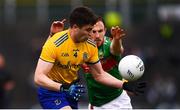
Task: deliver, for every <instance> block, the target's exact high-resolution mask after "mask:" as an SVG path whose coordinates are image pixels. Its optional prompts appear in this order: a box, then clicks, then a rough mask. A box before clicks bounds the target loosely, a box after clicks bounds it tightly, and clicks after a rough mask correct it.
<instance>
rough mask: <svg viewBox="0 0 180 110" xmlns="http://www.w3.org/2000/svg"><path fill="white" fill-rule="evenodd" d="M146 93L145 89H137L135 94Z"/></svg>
mask: <svg viewBox="0 0 180 110" xmlns="http://www.w3.org/2000/svg"><path fill="white" fill-rule="evenodd" d="M142 94H144V90H136V92H135V95H142Z"/></svg>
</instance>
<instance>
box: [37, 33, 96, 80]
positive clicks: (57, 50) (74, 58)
mask: <svg viewBox="0 0 180 110" xmlns="http://www.w3.org/2000/svg"><path fill="white" fill-rule="evenodd" d="M40 59H42V60H44V61H46V62H51V63H54V66H53V67H52V69H51V71H50V72H49V73H48V74H47V76H48V77H49V78H50V79H52V80H54V81H56V82H60V83H71V82H72V81H74V80H76V79H77V77H78V75H77V71H78V70H79V68H80V65H81V64H83V63H85V62H86V63H91V64H93V63H94V64H95V63H97V62H98V61H99V58H98V49H97V47H96V44H95V43H94V42H93V41H92V40H91V39H88V40H87V41H85V42H81V43H75V42H74V41H73V40H72V39H71V37H70V32H69V30H65V31H62V32H59V33H56V34H55V35H53V36H52V37H51V38H50V39H48V40H47V41H46V43H45V44H44V46H43V49H42V52H41V55H40Z"/></svg>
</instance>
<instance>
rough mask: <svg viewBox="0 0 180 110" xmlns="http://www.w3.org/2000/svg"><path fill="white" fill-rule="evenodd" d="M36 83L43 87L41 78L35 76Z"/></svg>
mask: <svg viewBox="0 0 180 110" xmlns="http://www.w3.org/2000/svg"><path fill="white" fill-rule="evenodd" d="M34 83H35V85H37V86H39V85H41V78H39V77H38V76H36V75H35V76H34Z"/></svg>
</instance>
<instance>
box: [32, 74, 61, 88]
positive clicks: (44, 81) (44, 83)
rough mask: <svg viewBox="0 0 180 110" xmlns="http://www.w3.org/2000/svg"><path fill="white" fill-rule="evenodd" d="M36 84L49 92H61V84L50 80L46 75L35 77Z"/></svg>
mask: <svg viewBox="0 0 180 110" xmlns="http://www.w3.org/2000/svg"><path fill="white" fill-rule="evenodd" d="M34 82H35V83H36V84H37V85H38V86H41V87H44V88H46V89H49V90H53V91H59V90H60V86H61V84H60V83H57V82H55V81H53V80H51V79H50V78H48V77H47V76H46V75H44V74H41V75H39V76H35V79H34Z"/></svg>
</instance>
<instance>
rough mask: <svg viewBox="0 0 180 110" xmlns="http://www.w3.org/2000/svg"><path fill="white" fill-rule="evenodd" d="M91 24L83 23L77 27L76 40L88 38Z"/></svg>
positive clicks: (82, 40)
mask: <svg viewBox="0 0 180 110" xmlns="http://www.w3.org/2000/svg"><path fill="white" fill-rule="evenodd" d="M92 28H93V26H92V25H85V26H83V27H81V28H78V29H77V37H76V38H77V39H76V41H77V42H84V41H86V40H88V38H90V32H91V30H92Z"/></svg>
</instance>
